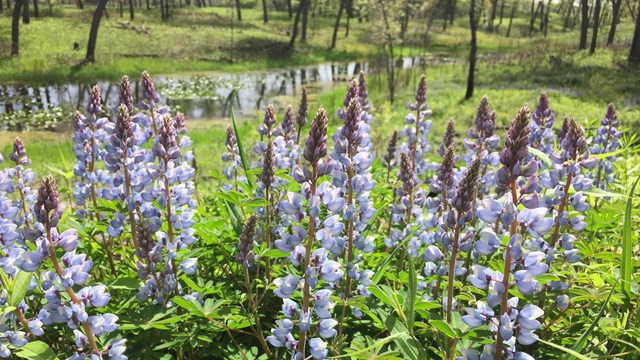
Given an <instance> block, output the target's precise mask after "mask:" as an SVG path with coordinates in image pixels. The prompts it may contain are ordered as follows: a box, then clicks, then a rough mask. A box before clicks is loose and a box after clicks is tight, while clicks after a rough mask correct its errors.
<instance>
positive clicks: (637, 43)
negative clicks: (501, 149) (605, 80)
mask: <svg viewBox="0 0 640 360" xmlns="http://www.w3.org/2000/svg"><path fill="white" fill-rule="evenodd" d="M17 4H18V3H17V2H16V6H18V5H17ZM629 65H634V66H638V65H640V6H638V14H637V15H636V28H635V31H634V32H633V41H631V50H629Z"/></svg>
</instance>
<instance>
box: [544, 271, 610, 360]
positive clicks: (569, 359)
mask: <svg viewBox="0 0 640 360" xmlns="http://www.w3.org/2000/svg"><path fill="white" fill-rule="evenodd" d="M618 281H619V279H616V282H615V283H614V284H613V286H612V287H611V291H609V295H608V296H607V299H606V300H605V301H604V303H603V304H602V307H601V308H600V311H599V312H598V315H596V317H595V319H593V322H592V323H591V325H590V326H589V328H588V329H587V330H586V331H585V332H584V333H582V335H580V338H579V339H578V341H576V343H575V344H573V346H572V347H571V349H570V352H567V354H566V355H565V356H564V358H562V360H572V359H573V358H578V359H580V357H578V356H575V355H574V353H577V354H578V355H580V354H579V353H580V351H582V348H584V346H585V344H586V343H587V339H588V338H589V336H590V335H591V333H592V332H593V330H595V328H596V327H597V326H598V322H599V321H600V318H601V317H602V314H604V311H605V310H606V309H607V305H608V304H609V300H611V295H613V293H614V291H615V289H616V285H617V284H618ZM539 341H540V340H539ZM543 343H544V344H546V345H549V346H551V347H556V346H554V345H555V344H553V345H552V344H551V343H547V342H543ZM557 346H559V345H557Z"/></svg>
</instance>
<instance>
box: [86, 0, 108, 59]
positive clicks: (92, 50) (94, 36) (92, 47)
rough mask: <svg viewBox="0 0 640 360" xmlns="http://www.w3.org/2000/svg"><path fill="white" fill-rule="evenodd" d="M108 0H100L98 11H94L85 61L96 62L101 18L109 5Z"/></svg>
mask: <svg viewBox="0 0 640 360" xmlns="http://www.w3.org/2000/svg"><path fill="white" fill-rule="evenodd" d="M107 1H108V0H99V1H98V6H97V7H96V11H95V12H94V13H93V21H92V22H91V30H90V31H89V42H88V43H87V56H85V58H84V61H85V63H94V62H96V42H97V40H98V29H99V28H100V20H101V19H102V14H103V13H104V9H105V8H106V7H107Z"/></svg>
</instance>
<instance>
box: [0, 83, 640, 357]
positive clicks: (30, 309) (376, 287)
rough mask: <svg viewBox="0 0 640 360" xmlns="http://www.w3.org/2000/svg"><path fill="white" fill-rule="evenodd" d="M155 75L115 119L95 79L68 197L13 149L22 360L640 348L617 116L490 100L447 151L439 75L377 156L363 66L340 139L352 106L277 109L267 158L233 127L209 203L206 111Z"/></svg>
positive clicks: (9, 216)
mask: <svg viewBox="0 0 640 360" xmlns="http://www.w3.org/2000/svg"><path fill="white" fill-rule="evenodd" d="M141 84H142V86H141V87H142V89H141V98H140V101H139V102H138V104H134V101H133V97H132V91H131V85H130V83H129V79H128V78H127V77H126V76H125V77H123V78H122V81H121V84H120V97H119V103H118V105H117V106H116V108H114V109H104V108H103V107H102V103H101V94H100V89H99V87H97V86H95V87H93V89H92V91H91V97H90V101H89V104H88V105H87V107H86V112H85V113H80V112H78V113H76V115H75V133H74V136H73V140H74V149H73V150H74V153H75V155H76V164H75V167H74V175H75V179H76V181H75V184H74V185H73V189H68V193H70V197H69V198H68V199H65V198H64V196H63V195H64V192H63V193H61V192H59V190H58V185H57V184H56V180H55V179H54V178H53V177H51V176H45V177H44V178H43V179H42V180H41V181H39V182H36V175H35V174H34V173H33V171H31V170H30V169H29V165H30V160H29V158H28V156H27V150H26V148H25V144H24V143H23V142H22V141H21V140H20V139H16V140H15V142H14V146H13V152H12V153H11V154H10V155H9V160H10V161H11V162H12V164H11V166H9V167H7V168H5V169H4V171H2V172H1V173H0V197H1V198H2V201H1V204H2V206H1V208H0V240H1V251H2V255H3V257H2V258H1V259H0V266H1V267H2V271H1V272H0V280H2V288H3V291H2V294H1V295H0V298H1V299H2V313H3V314H4V315H2V322H1V323H2V325H0V332H1V334H2V336H0V356H1V357H8V356H10V355H11V354H15V355H16V356H18V357H23V358H30V357H33V356H35V354H37V355H38V356H40V357H41V358H55V357H56V355H55V354H57V355H58V356H60V357H66V358H69V359H84V358H91V359H98V358H110V359H126V358H127V357H129V358H136V359H137V358H178V359H197V358H238V359H253V358H265V359H266V358H270V359H271V358H273V359H280V358H291V359H310V358H312V359H324V358H327V357H331V356H342V357H350V358H355V359H357V358H385V359H393V358H405V359H428V358H448V359H532V358H534V357H539V358H555V357H560V356H563V355H566V356H567V357H578V358H585V355H581V354H587V355H608V356H610V357H613V358H623V357H625V356H628V355H631V354H633V353H634V350H637V349H638V346H640V344H638V342H637V339H638V336H640V334H639V333H638V325H639V323H640V318H639V316H638V313H637V312H636V310H634V307H635V306H637V286H636V285H635V284H636V282H635V281H634V280H633V274H634V271H635V269H636V267H634V262H637V252H634V251H635V250H636V247H634V244H633V241H634V239H635V234H634V232H633V229H632V227H631V221H632V216H633V215H632V212H631V209H632V197H633V190H632V191H631V197H626V196H625V195H621V194H620V190H621V189H622V190H623V191H626V186H627V185H630V184H631V183H632V181H633V180H634V179H633V178H632V177H635V176H636V174H635V172H634V169H632V170H631V172H627V171H626V168H624V167H623V165H619V164H616V159H617V158H619V157H630V156H633V155H632V150H633V149H632V148H631V147H630V146H629V145H628V144H629V141H627V140H628V139H626V138H625V137H624V136H623V132H622V131H621V129H620V122H619V120H618V119H617V117H616V112H615V108H614V106H613V105H610V106H609V108H608V109H607V110H606V112H604V111H603V112H604V113H605V115H604V118H603V119H602V121H601V124H600V126H599V127H598V128H597V130H596V131H595V132H593V133H589V132H585V129H584V128H583V127H582V126H581V125H580V124H579V123H578V122H577V121H576V120H574V118H571V117H565V118H564V119H563V121H562V124H561V126H554V125H555V123H556V115H555V114H554V112H553V110H552V108H551V102H550V99H549V98H548V96H547V94H546V93H544V92H542V93H541V94H540V100H539V103H538V104H537V105H536V107H535V110H533V111H532V110H530V109H529V107H528V106H526V105H524V106H522V107H521V108H520V109H519V110H517V111H515V115H514V117H513V120H512V121H511V125H510V126H509V128H508V131H507V132H506V133H505V132H504V131H501V129H498V128H497V127H496V113H495V112H494V111H493V110H492V108H491V104H490V101H489V99H488V98H487V97H483V98H482V100H481V101H480V103H479V105H478V107H477V112H476V116H475V119H474V120H473V123H472V124H471V125H470V127H469V130H468V131H465V132H462V131H460V128H461V127H460V126H458V128H456V123H455V122H454V121H453V120H450V121H449V122H448V123H447V126H446V131H445V133H444V136H443V138H442V139H434V138H433V137H432V136H430V135H429V132H430V129H431V128H432V125H433V122H432V120H430V116H431V115H432V111H431V110H430V109H429V107H428V101H427V100H428V89H427V80H426V78H425V77H424V76H422V78H421V79H420V81H419V84H418V88H417V91H416V95H415V102H413V103H410V104H409V106H408V110H409V113H408V114H407V116H406V118H405V122H406V125H405V127H404V129H402V130H401V131H399V132H394V133H393V134H392V135H391V134H390V136H389V137H390V140H389V143H388V146H387V147H386V149H376V148H375V147H374V144H373V143H372V140H371V136H370V129H371V127H372V126H375V121H374V116H373V115H372V113H373V112H372V108H373V104H371V103H370V101H369V96H368V89H367V83H366V79H365V76H364V74H362V73H361V74H360V76H359V78H358V79H354V80H353V81H351V82H350V83H349V84H348V87H347V91H346V94H345V96H344V100H343V104H342V105H343V106H342V107H340V108H339V109H336V112H335V113H336V117H337V119H338V120H339V121H340V122H341V124H340V126H338V127H335V128H333V127H331V126H330V118H332V117H333V116H332V113H333V111H327V110H326V109H325V108H323V107H320V108H319V109H318V110H317V111H316V112H315V114H314V115H310V114H309V110H310V108H311V106H310V104H309V103H308V98H307V94H306V91H303V93H302V96H301V100H300V103H299V104H298V107H297V110H294V108H293V107H291V106H289V107H288V108H287V109H286V111H285V112H284V115H283V116H282V120H281V121H280V122H279V121H278V116H277V113H276V109H275V108H274V107H273V106H268V107H267V108H266V109H265V112H264V118H263V121H262V123H261V124H260V126H259V127H258V129H257V130H258V133H259V135H260V141H259V142H258V143H257V144H255V146H253V153H254V155H253V156H251V152H250V151H249V145H248V144H246V143H244V142H243V139H242V138H240V137H238V136H237V125H236V121H235V118H234V117H233V115H232V124H231V125H230V126H229V127H228V128H227V133H226V135H227V136H226V140H223V139H212V140H211V141H225V145H226V149H227V152H226V153H224V154H222V160H223V161H224V163H225V168H224V169H223V171H222V172H221V174H222V176H221V177H220V178H219V179H217V181H219V182H220V186H219V187H218V188H217V190H215V191H213V192H211V193H206V194H202V196H201V194H200V193H199V192H198V188H197V179H198V177H197V169H198V165H197V160H196V156H195V154H194V153H193V151H192V150H191V148H192V145H193V144H192V141H191V139H190V138H189V137H188V136H187V135H186V132H187V131H186V125H187V123H186V121H185V118H184V116H183V115H182V114H180V113H175V114H172V113H171V111H170V109H169V108H168V107H167V106H164V105H162V103H161V99H160V97H159V95H158V93H157V92H156V89H155V85H154V83H153V81H152V79H151V77H150V76H149V74H148V73H146V72H144V73H143V74H142V78H141ZM231 103H233V99H232V101H231ZM462 127H463V128H466V126H462ZM307 134H308V135H307ZM459 134H461V135H459ZM329 139H331V140H329ZM27 147H28V145H27ZM603 199H604V200H607V201H603ZM625 200H626V204H627V205H626V212H625V211H619V209H622V208H624V206H625ZM63 209H66V211H65V210H63ZM622 213H624V215H625V219H624V231H622V232H621V231H620V230H619V225H618V224H619V223H622V221H623V220H622V215H623V214H622ZM621 239H622V240H621ZM622 242H624V243H623V244H622V245H623V249H626V250H624V251H623V256H622V257H620V252H619V251H618V250H619V245H620V244H621V243H622ZM620 261H621V262H622V268H621V270H620V271H618V270H617V269H618V268H619V266H618V263H619V262H620ZM598 310H600V311H599V312H598ZM631 356H632V355H631Z"/></svg>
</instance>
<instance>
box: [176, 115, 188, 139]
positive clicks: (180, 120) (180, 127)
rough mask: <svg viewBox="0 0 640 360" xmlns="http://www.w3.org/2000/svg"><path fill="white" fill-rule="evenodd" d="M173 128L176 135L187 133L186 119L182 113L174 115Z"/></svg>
mask: <svg viewBox="0 0 640 360" xmlns="http://www.w3.org/2000/svg"><path fill="white" fill-rule="evenodd" d="M173 126H174V127H175V128H176V133H178V134H184V133H186V132H187V119H186V118H185V117H184V114H183V113H181V112H177V113H176V116H175V117H174V118H173Z"/></svg>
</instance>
